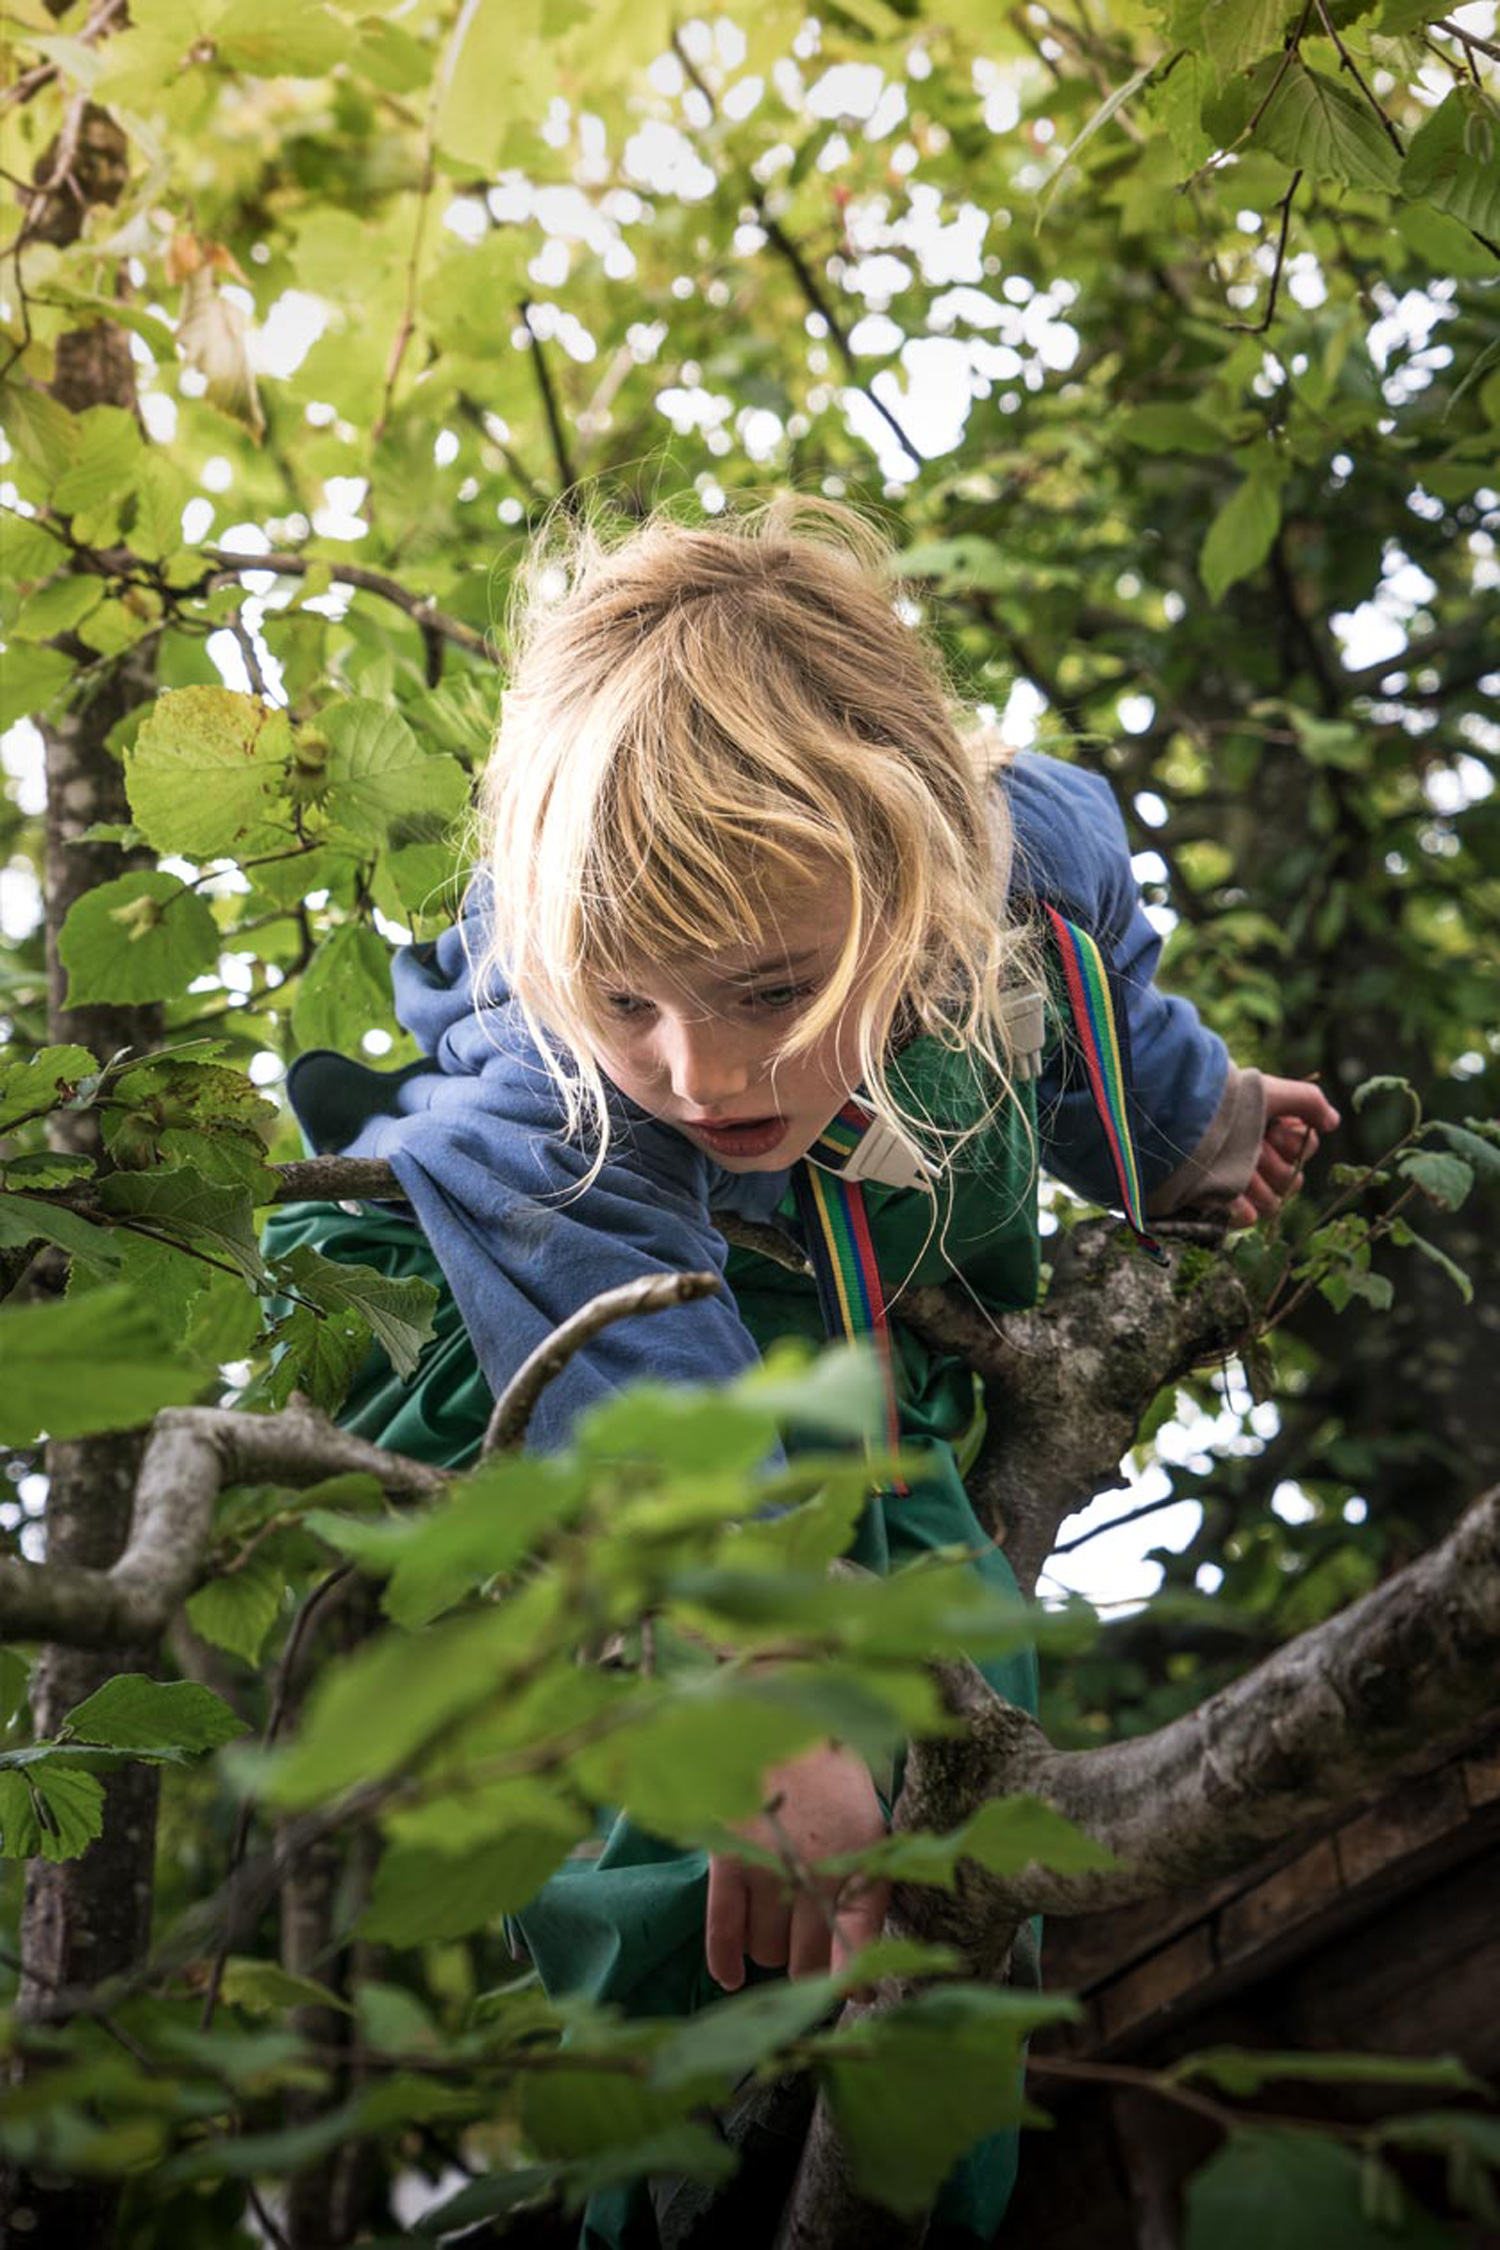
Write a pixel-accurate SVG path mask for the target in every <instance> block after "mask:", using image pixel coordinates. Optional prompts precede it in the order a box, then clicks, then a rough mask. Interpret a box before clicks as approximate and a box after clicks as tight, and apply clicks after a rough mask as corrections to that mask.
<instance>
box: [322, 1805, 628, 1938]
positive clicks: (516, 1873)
mask: <svg viewBox="0 0 1500 2250" xmlns="http://www.w3.org/2000/svg"><path fill="white" fill-rule="evenodd" d="M582 1826H583V1824H582V1822H581V1821H580V1823H579V1824H578V1827H577V1828H576V1829H574V1830H572V1831H571V1832H570V1831H568V1830H559V1829H556V1828H516V1829H513V1830H512V1831H511V1832H510V1833H509V1834H508V1835H506V1836H502V1837H496V1838H495V1839H493V1840H492V1841H491V1842H489V1843H486V1844H481V1845H480V1846H478V1848H477V1849H475V1850H473V1851H469V1852H459V1853H452V1852H438V1851H422V1850H416V1849H412V1848H409V1847H403V1846H401V1845H393V1846H391V1847H390V1848H388V1849H387V1851H386V1853H385V1855H384V1857H383V1858H382V1860H381V1862H380V1866H379V1868H378V1869H377V1870H376V1875H375V1885H374V1889H373V1892H372V1894H371V1898H370V1903H369V1905H368V1906H367V1907H366V1908H365V1911H364V1913H363V1914H362V1915H361V1916H360V1921H359V1928H360V1934H361V1935H362V1936H364V1937H367V1938H373V1939H375V1940H377V1941H379V1942H382V1943H385V1944H387V1945H420V1944H427V1943H431V1942H432V1941H434V1940H435V1939H438V1938H453V1937H465V1936H467V1934H468V1933H469V1931H471V1930H480V1929H487V1928H490V1927H492V1926H493V1925H494V1923H496V1922H497V1921H498V1920H499V1918H500V1916H501V1915H502V1914H513V1913H515V1912H516V1911H517V1909H518V1908H520V1907H523V1906H525V1905H527V1904H528V1903H529V1901H530V1900H532V1899H533V1898H535V1896H536V1894H537V1892H538V1891H539V1890H540V1889H541V1887H542V1885H543V1883H545V1882H546V1880H547V1878H548V1876H549V1875H552V1874H554V1873H555V1872H556V1870H557V1869H558V1868H559V1867H560V1866H561V1865H562V1863H563V1861H564V1860H565V1859H566V1858H567V1856H568V1851H569V1847H570V1846H571V1845H572V1843H573V1842H574V1841H575V1839H576V1836H577V1835H578V1834H579V1833H581V1831H582Z"/></svg>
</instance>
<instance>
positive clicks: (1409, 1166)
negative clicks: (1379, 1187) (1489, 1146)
mask: <svg viewBox="0 0 1500 2250" xmlns="http://www.w3.org/2000/svg"><path fill="white" fill-rule="evenodd" d="M1482 1145H1483V1144H1482V1143H1481V1146H1482ZM1396 1169H1397V1171H1398V1172H1400V1173H1401V1174H1402V1175H1403V1177H1405V1178H1406V1179H1408V1180H1415V1182H1416V1184H1417V1186H1418V1187H1419V1188H1420V1189H1421V1190H1422V1193H1423V1194H1424V1195H1425V1196H1426V1197H1427V1199H1428V1201H1429V1202H1430V1203H1436V1204H1437V1205H1438V1207H1439V1209H1440V1210H1443V1211H1457V1210H1458V1209H1459V1208H1460V1206H1461V1205H1462V1204H1463V1203H1464V1202H1465V1201H1466V1200H1467V1197H1468V1194H1469V1190H1470V1189H1471V1188H1472V1187H1473V1185H1474V1171H1473V1167H1472V1166H1471V1165H1468V1164H1466V1163H1465V1162H1464V1160H1463V1158H1462V1157H1461V1156H1445V1155H1443V1153H1442V1152H1441V1150H1439V1149H1431V1148H1414V1149H1408V1150H1407V1152H1406V1154H1405V1156H1403V1157H1402V1158H1401V1159H1400V1161H1399V1162H1398V1164H1397V1166H1396Z"/></svg>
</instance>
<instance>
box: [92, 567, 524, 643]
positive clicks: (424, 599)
mask: <svg viewBox="0 0 1500 2250" xmlns="http://www.w3.org/2000/svg"><path fill="white" fill-rule="evenodd" d="M203 554H204V556H205V558H206V559H207V560H208V561H209V562H210V563H212V564H213V565H214V568H213V570H212V571H211V572H210V573H209V575H208V576H207V577H205V578H201V579H199V580H197V581H196V582H195V583H194V584H193V585H191V586H184V587H179V588H178V589H177V591H178V592H179V593H182V594H192V595H197V594H204V593H208V592H209V591H210V589H211V588H213V587H214V586H222V585H223V584H224V583H225V582H226V580H228V579H231V578H242V577H243V576H244V574H245V572H246V571H248V570H269V571H271V572H273V573H274V574H275V576H276V577H278V578H308V577H311V575H312V573H313V572H314V571H315V570H326V571H329V572H330V573H331V574H332V577H333V582H334V584H335V585H336V586H337V585H340V584H342V585H345V586H355V587H358V588H359V589H360V591H361V592H362V593H367V594H379V596H380V597H381V599H382V600H383V601H388V602H394V604H395V606H396V607H397V609H402V610H405V612H406V614H407V616H408V617H409V618H411V619H412V621H413V623H414V624H417V625H420V626H421V628H422V631H423V632H424V633H441V634H442V636H443V638H444V640H446V641H453V642H455V643H456V644H457V646H458V647H459V648H464V649H467V650H468V652H469V654H470V655H471V656H482V657H484V658H485V659H486V660H487V661H488V662H490V663H493V662H494V661H495V657H494V652H493V650H492V649H491V648H490V646H489V644H488V642H487V641H486V639H485V637H484V635H483V633H476V631H475V630H474V627H473V626H472V625H465V624H463V623H461V622H460V620H459V619H458V618H456V617H448V616H445V615H444V613H443V611H442V610H440V609H437V608H435V607H434V605H433V602H432V598H431V596H430V595H427V594H414V593H412V592H411V591H410V590H409V589H408V588H407V587H405V586H403V585H402V584H401V581H400V579H399V578H391V577H389V576H388V575H387V573H386V572H385V571H383V570H369V569H367V568H366V567H365V565H364V564H363V563H348V562H343V561H337V562H336V561H335V560H334V559H333V557H332V556H331V555H295V554H281V553H276V554H270V555H236V554H232V553H230V551H229V550H228V549H227V548H224V547H205V548H204V549H203ZM103 559H105V558H101V560H103Z"/></svg>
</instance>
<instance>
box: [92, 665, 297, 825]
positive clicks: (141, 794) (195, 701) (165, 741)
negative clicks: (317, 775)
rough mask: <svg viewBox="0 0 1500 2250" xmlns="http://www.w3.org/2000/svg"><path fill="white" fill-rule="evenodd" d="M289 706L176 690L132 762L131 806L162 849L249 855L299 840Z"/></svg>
mask: <svg viewBox="0 0 1500 2250" xmlns="http://www.w3.org/2000/svg"><path fill="white" fill-rule="evenodd" d="M291 762H292V733H291V728H290V726H289V725H288V723H287V717H286V713H285V712H284V711H276V710H273V709H272V708H271V707H270V705H269V704H265V703H261V702H259V701H257V699H256V698H255V697H254V696H250V695H239V694H237V693H236V692H235V691H234V690H233V689H231V688H222V687H184V688H169V689H167V690H166V691H165V693H163V694H162V695H159V696H158V697H157V699H156V702H155V703H154V704H153V705H152V707H151V709H150V711H149V712H148V713H147V715H146V717H145V718H144V719H143V720H142V722H141V726H140V730H139V732H138V733H137V735H136V739H135V747H134V749H133V750H132V751H131V752H130V753H129V755H128V756H127V757H126V760H125V785H126V788H127V790H128V792H129V796H130V809H131V811H132V813H133V814H134V816H135V819H136V821H137V823H138V825H139V826H140V828H141V830H142V831H143V833H144V834H145V835H146V837H147V838H148V839H149V841H150V842H151V843H152V845H154V847H155V848H156V850H157V851H159V852H181V853H182V854H184V855H185V856H186V857H187V858H188V859H192V860H200V861H201V860H209V859H220V858H241V859H242V858H245V857H247V856H253V855H254V854H255V853H257V852H261V851H274V850H276V849H277V848H278V847H281V848H285V847H288V846H290V845H292V844H293V843H294V842H295V840H296V839H295V836H294V834H293V829H292V821H291V809H290V805H289V804H288V802H287V794H286V792H287V781H288V775H289V771H290V768H291Z"/></svg>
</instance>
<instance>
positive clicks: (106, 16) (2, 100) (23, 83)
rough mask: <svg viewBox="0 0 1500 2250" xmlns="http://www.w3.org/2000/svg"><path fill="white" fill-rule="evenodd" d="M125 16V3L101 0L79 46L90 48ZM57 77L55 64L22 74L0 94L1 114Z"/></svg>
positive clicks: (25, 100)
mask: <svg viewBox="0 0 1500 2250" xmlns="http://www.w3.org/2000/svg"><path fill="white" fill-rule="evenodd" d="M124 13H125V0H104V6H103V7H102V8H96V9H95V11H94V13H93V14H92V15H91V16H90V17H89V20H88V22H87V23H86V24H85V25H84V27H83V29H82V31H80V32H79V33H78V35H77V36H78V41H79V44H80V46H84V47H92V46H93V44H94V42H95V40H96V39H102V38H103V36H104V34H105V32H106V31H108V29H109V27H110V25H111V24H112V23H113V22H114V20H115V18H116V16H122V15H123V14H124ZM57 76H58V66H57V64H56V63H54V62H46V63H38V64H37V65H36V67H35V69H33V70H27V71H23V72H22V74H21V76H20V77H19V78H18V79H17V80H16V82H15V84H14V85H13V86H8V87H7V88H6V90H5V92H4V93H3V94H0V115H3V114H4V112H5V111H6V110H8V109H14V108H15V107H16V106H17V105H18V104H19V103H22V102H29V101H30V100H31V98H32V96H33V94H39V93H40V92H41V90H42V88H43V87H44V86H50V85H51V83H52V81H53V79H54V78H56V77H57Z"/></svg>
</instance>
